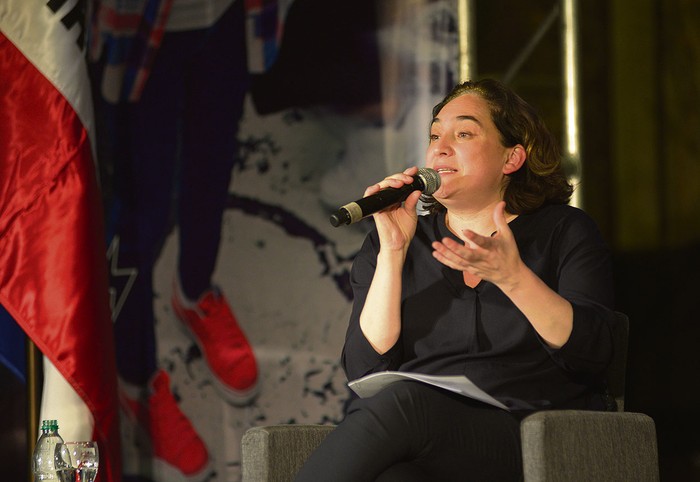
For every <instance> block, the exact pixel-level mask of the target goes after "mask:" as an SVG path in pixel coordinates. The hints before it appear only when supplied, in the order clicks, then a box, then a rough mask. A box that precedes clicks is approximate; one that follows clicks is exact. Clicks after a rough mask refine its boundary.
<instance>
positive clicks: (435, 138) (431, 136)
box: [429, 134, 440, 142]
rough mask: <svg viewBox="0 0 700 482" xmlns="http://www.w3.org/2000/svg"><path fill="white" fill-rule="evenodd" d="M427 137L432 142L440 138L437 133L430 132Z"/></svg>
mask: <svg viewBox="0 0 700 482" xmlns="http://www.w3.org/2000/svg"><path fill="white" fill-rule="evenodd" d="M429 138H430V142H433V141H437V140H438V139H440V136H438V135H437V134H430V136H429Z"/></svg>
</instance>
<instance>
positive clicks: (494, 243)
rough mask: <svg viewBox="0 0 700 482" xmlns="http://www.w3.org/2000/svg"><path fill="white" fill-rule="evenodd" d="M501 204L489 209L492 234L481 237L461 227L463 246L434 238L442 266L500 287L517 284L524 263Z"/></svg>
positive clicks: (455, 242) (436, 254) (434, 252)
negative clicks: (490, 211) (493, 225)
mask: <svg viewBox="0 0 700 482" xmlns="http://www.w3.org/2000/svg"><path fill="white" fill-rule="evenodd" d="M505 205H506V203H505V202H503V201H501V202H499V203H498V204H497V205H496V207H495V208H494V210H493V220H494V223H495V225H496V229H497V231H496V233H495V234H494V235H493V236H482V235H480V234H477V233H475V232H474V231H471V230H464V231H463V234H464V236H465V237H466V243H465V244H464V245H462V244H460V243H458V242H457V241H455V240H454V239H452V238H443V240H442V241H434V242H433V244H432V246H433V249H434V250H435V251H433V256H434V257H435V259H437V260H438V261H440V262H441V263H442V264H444V265H445V266H448V267H450V268H452V269H456V270H459V271H467V272H468V273H471V274H472V275H475V276H478V277H479V278H481V279H484V280H486V281H490V282H491V283H493V284H495V285H497V286H499V287H502V288H503V287H506V286H509V285H512V284H514V283H515V284H517V282H518V279H519V274H520V273H521V271H522V269H523V267H524V266H525V265H524V263H523V262H522V260H521V258H520V252H519V251H518V246H517V244H516V243H515V238H514V237H513V232H512V231H511V230H510V227H509V226H508V223H507V222H506V217H505Z"/></svg>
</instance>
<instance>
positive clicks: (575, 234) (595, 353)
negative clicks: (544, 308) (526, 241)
mask: <svg viewBox="0 0 700 482" xmlns="http://www.w3.org/2000/svg"><path fill="white" fill-rule="evenodd" d="M552 246H553V250H554V252H553V253H552V254H553V256H555V257H556V260H557V276H556V279H557V283H558V286H557V287H556V291H557V292H558V293H559V295H561V296H562V297H563V298H565V299H566V300H568V301H569V302H570V303H571V305H572V307H573V315H574V317H573V330H572V332H571V336H570V337H569V340H568V341H567V342H566V344H564V346H563V347H561V348H560V349H552V348H549V347H548V348H547V349H548V351H549V352H550V355H551V357H552V359H553V361H554V362H555V363H557V364H558V365H559V366H561V367H562V368H564V369H565V370H567V371H569V372H578V373H599V372H601V371H603V370H605V369H606V368H607V366H608V365H609V363H610V360H611V359H612V353H613V335H612V328H613V324H614V323H615V322H616V317H615V313H614V311H613V306H614V294H613V293H614V291H613V290H614V282H613V275H612V260H611V254H610V250H609V248H608V246H607V244H606V243H605V241H604V240H603V238H602V236H601V234H600V232H599V231H598V227H597V226H596V225H595V223H594V221H593V220H592V219H591V218H590V217H588V216H587V215H586V214H585V213H583V212H582V211H580V210H575V211H573V214H572V215H571V216H567V217H566V218H564V219H563V220H562V222H560V223H559V225H558V226H557V228H556V229H555V232H554V239H553V244H552Z"/></svg>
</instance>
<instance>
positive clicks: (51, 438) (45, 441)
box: [32, 420, 63, 482]
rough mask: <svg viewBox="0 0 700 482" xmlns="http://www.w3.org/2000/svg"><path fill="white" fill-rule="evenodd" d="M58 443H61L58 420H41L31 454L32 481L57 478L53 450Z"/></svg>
mask: <svg viewBox="0 0 700 482" xmlns="http://www.w3.org/2000/svg"><path fill="white" fill-rule="evenodd" d="M58 443H63V439H62V438H61V436H60V435H59V434H58V421H56V420H44V421H43V422H41V436H39V440H37V442H36V447H34V455H33V456H32V470H33V471H34V482H36V481H38V480H58V476H57V475H56V470H55V469H54V466H53V457H54V451H55V450H56V444H58Z"/></svg>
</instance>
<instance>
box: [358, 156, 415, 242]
mask: <svg viewBox="0 0 700 482" xmlns="http://www.w3.org/2000/svg"><path fill="white" fill-rule="evenodd" d="M417 173H418V167H415V166H413V167H409V168H408V169H406V170H405V171H403V172H401V173H397V174H393V175H391V176H388V177H387V178H385V179H384V180H382V181H380V182H378V183H377V184H373V185H372V186H369V187H368V188H367V189H366V190H365V194H364V195H365V197H367V196H370V195H372V194H375V193H377V192H379V191H381V190H382V189H386V188H395V189H398V188H400V187H401V186H403V185H404V184H411V183H412V182H413V176H415V175H416V174H417ZM420 195H421V192H420V191H418V190H416V191H414V192H412V193H411V194H410V195H409V196H408V197H407V198H406V200H405V201H404V202H403V203H397V204H395V205H393V206H391V207H389V208H386V209H383V210H381V211H379V212H377V213H374V214H373V215H372V216H373V217H374V222H375V225H376V226H377V232H378V234H379V241H380V243H381V249H382V250H383V251H385V250H391V251H402V252H403V254H406V250H407V249H408V245H409V243H410V242H411V239H413V235H414V234H415V233H416V224H417V222H418V215H417V213H416V206H417V205H418V199H419V198H420Z"/></svg>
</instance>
